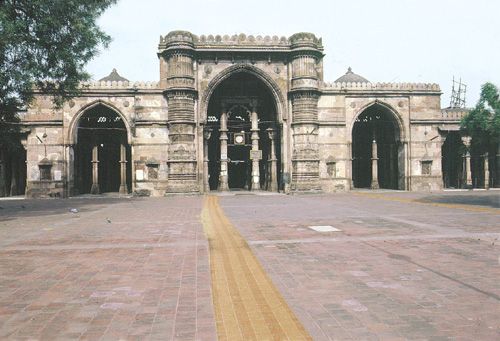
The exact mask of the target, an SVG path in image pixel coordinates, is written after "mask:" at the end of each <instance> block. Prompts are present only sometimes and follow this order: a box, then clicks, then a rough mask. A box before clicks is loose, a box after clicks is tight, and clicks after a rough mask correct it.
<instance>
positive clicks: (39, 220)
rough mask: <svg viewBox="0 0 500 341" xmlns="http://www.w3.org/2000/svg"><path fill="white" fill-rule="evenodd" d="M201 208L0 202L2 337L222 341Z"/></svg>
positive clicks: (190, 203)
mask: <svg viewBox="0 0 500 341" xmlns="http://www.w3.org/2000/svg"><path fill="white" fill-rule="evenodd" d="M201 203H202V200H201V198H162V199H143V200H140V199H120V200H118V199H96V200H91V199H70V200H57V201H47V200H41V201H16V202H14V201H9V202H2V201H0V207H2V209H0V210H1V212H0V240H1V242H0V243H1V249H0V339H40V340H69V339H86V340H119V339H123V340H146V339H148V340H166V339H180V340H194V339H198V340H214V339H215V338H216V331H215V323H214V318H213V307H212V299H211V291H210V290H211V289H210V269H209V266H208V243H207V241H206V238H205V236H204V234H203V228H202V225H201V223H200V219H199V214H200V211H201ZM23 207H24V208H23ZM71 208H76V209H78V213H71V212H70V211H69V210H70V209H71Z"/></svg>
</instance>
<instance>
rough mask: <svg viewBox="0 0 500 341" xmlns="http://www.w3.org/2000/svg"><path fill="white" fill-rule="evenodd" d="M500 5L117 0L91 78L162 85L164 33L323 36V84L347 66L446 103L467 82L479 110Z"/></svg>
mask: <svg viewBox="0 0 500 341" xmlns="http://www.w3.org/2000/svg"><path fill="white" fill-rule="evenodd" d="M499 13H500V1H497V0H467V1H465V0H390V1H389V0H342V1H339V0H315V1H313V0H309V1H307V0H247V1H239V0H198V1H195V0H182V1H179V0H175V1H167V0H142V1H137V0H118V3H117V4H116V5H114V6H113V7H111V8H109V9H108V10H107V11H106V12H105V13H104V14H103V15H102V16H101V18H99V21H98V22H99V25H100V27H101V28H102V29H103V30H104V31H105V32H107V33H108V34H109V35H110V36H111V37H112V39H113V41H112V42H111V44H110V45H109V47H108V48H107V49H105V50H102V51H101V53H100V54H99V55H98V56H97V57H96V58H95V59H94V60H92V61H91V62H90V63H89V64H88V66H87V71H88V72H90V73H91V75H92V76H93V78H94V79H99V78H102V77H104V76H106V75H108V74H109V73H110V72H111V70H112V69H113V68H116V69H117V70H118V72H119V73H120V74H121V75H122V76H124V77H125V78H127V79H129V80H131V81H158V80H159V64H158V57H157V55H156V52H157V48H158V42H159V37H160V35H165V34H167V33H168V32H170V31H173V30H187V31H190V32H192V33H194V34H196V35H202V34H205V35H208V34H213V35H216V34H220V35H224V34H229V35H233V34H239V33H245V34H246V35H250V34H253V35H262V36H264V35H270V36H273V35H278V36H287V37H289V36H290V35H292V34H294V33H297V32H312V33H314V34H315V35H316V36H318V37H322V38H323V46H324V48H325V50H324V53H325V57H324V75H325V81H327V82H333V81H335V80H336V79H337V78H338V77H340V76H341V75H343V74H344V73H345V72H346V70H347V68H348V67H349V66H351V67H352V69H353V71H354V72H355V73H357V74H359V75H361V76H363V77H365V78H366V79H368V80H369V81H371V82H373V83H375V82H417V83H438V84H439V85H440V86H441V90H442V92H443V95H442V97H441V106H442V107H443V108H444V107H447V106H448V105H449V103H450V95H451V88H452V79H453V77H455V79H461V80H462V82H463V83H465V84H466V85H467V96H466V101H467V102H466V103H467V106H468V107H472V106H474V105H475V104H476V102H477V100H478V98H479V93H480V89H481V85H482V84H483V83H485V82H487V81H489V82H493V83H494V84H496V85H497V86H500V37H499V36H500V20H499V18H498V16H499V15H498V14H499Z"/></svg>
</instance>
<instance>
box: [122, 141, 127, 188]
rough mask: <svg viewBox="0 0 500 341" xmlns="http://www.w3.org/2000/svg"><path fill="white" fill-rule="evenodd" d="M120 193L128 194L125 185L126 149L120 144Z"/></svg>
mask: <svg viewBox="0 0 500 341" xmlns="http://www.w3.org/2000/svg"><path fill="white" fill-rule="evenodd" d="M120 194H128V187H127V149H126V147H125V145H124V144H121V145H120Z"/></svg>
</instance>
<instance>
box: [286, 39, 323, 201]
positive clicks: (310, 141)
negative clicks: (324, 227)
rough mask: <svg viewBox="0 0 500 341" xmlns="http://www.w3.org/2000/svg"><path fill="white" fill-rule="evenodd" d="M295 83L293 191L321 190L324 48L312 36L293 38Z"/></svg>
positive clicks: (293, 102)
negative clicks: (320, 116)
mask: <svg viewBox="0 0 500 341" xmlns="http://www.w3.org/2000/svg"><path fill="white" fill-rule="evenodd" d="M290 43H291V49H292V52H291V58H292V61H291V67H292V80H291V82H292V84H291V90H290V97H291V101H292V134H293V152H292V184H291V190H292V191H318V190H320V189H321V186H320V182H319V146H318V127H319V125H318V99H319V95H320V92H319V81H320V75H321V74H322V69H321V65H322V63H321V61H322V58H323V53H322V51H323V46H322V43H321V39H318V38H316V37H315V36H314V34H311V33H297V34H294V35H293V36H291V37H290Z"/></svg>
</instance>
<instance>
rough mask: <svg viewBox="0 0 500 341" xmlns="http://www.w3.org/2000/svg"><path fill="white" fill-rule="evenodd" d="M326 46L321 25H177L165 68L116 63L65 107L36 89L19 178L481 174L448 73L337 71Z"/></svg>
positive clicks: (223, 186)
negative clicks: (291, 29) (244, 28)
mask: <svg viewBox="0 0 500 341" xmlns="http://www.w3.org/2000/svg"><path fill="white" fill-rule="evenodd" d="M323 58H324V53H323V44H322V40H321V39H320V38H317V37H316V36H315V35H314V34H312V33H297V34H294V35H292V36H290V37H288V38H286V37H277V36H274V37H270V36H265V37H262V36H251V35H250V36H247V35H244V34H240V35H234V36H228V35H225V36H220V35H215V36H212V35H208V36H205V35H201V36H197V35H194V34H192V33H190V32H186V31H173V32H170V33H168V34H167V35H165V36H161V37H160V42H159V45H158V59H159V81H158V82H131V81H129V80H128V79H126V78H124V77H122V76H120V75H119V74H118V72H117V71H116V70H113V71H112V72H111V74H110V75H109V76H107V77H104V78H102V79H101V80H99V81H96V82H90V83H85V84H82V85H81V93H80V94H79V96H78V97H76V98H73V99H71V100H70V101H68V102H66V103H65V104H64V106H63V107H61V108H58V109H56V108H54V106H53V104H52V101H51V98H50V97H49V96H47V95H45V94H43V93H37V94H36V96H35V97H36V98H35V101H34V103H33V104H32V105H31V106H30V107H29V108H28V109H27V111H26V112H23V113H21V122H22V125H23V127H24V131H25V139H24V140H23V145H24V147H25V151H26V154H25V155H24V156H22V157H24V158H25V161H26V167H25V170H24V167H23V166H22V163H19V165H20V166H19V167H20V168H23V171H22V172H19V174H21V175H20V179H17V180H16V181H17V182H18V183H19V185H18V186H19V187H23V186H24V188H25V189H26V190H25V194H26V196H27V197H68V196H75V195H80V194H99V193H108V192H117V193H121V194H127V193H129V194H134V195H141V196H163V195H168V194H173V193H207V192H210V191H269V192H283V193H300V192H335V191H349V190H352V189H355V188H366V189H394V190H406V191H421V190H440V189H442V188H444V187H454V188H461V187H465V186H468V185H469V186H470V185H472V182H473V175H474V174H473V172H471V158H470V154H469V153H468V152H467V147H468V145H469V144H470V139H468V138H467V137H465V136H462V135H461V134H460V133H459V125H460V119H461V118H462V116H463V115H464V114H465V113H466V111H465V110H463V109H441V106H440V103H441V101H440V96H441V90H440V87H439V86H438V85H437V84H421V83H418V84H416V83H376V82H372V81H371V80H367V79H366V78H364V77H362V76H360V75H358V74H356V73H355V72H354V71H353V70H352V69H351V68H349V69H348V70H347V72H346V73H345V74H344V75H342V76H341V77H339V78H338V79H337V80H335V81H334V82H332V83H329V82H326V81H325V80H324V79H323ZM472 162H473V161H472ZM486 163H487V162H486ZM484 170H485V169H484V166H483V168H482V171H484ZM476 173H477V172H476ZM477 176H478V175H477V174H476V177H477ZM487 179H488V178H487ZM483 182H484V176H483ZM483 185H484V183H483Z"/></svg>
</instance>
